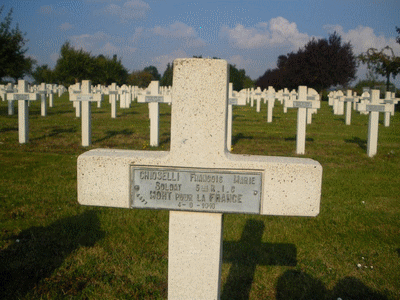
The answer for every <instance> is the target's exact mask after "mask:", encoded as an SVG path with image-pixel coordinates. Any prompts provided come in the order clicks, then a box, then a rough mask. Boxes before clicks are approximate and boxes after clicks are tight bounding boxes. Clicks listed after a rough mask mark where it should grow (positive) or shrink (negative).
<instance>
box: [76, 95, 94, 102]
mask: <svg viewBox="0 0 400 300" xmlns="http://www.w3.org/2000/svg"><path fill="white" fill-rule="evenodd" d="M76 100H77V101H90V100H93V96H92V95H78V96H76Z"/></svg>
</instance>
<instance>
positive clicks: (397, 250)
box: [396, 248, 400, 257]
mask: <svg viewBox="0 0 400 300" xmlns="http://www.w3.org/2000/svg"><path fill="white" fill-rule="evenodd" d="M396 252H397V255H398V256H399V257H400V248H397V249H396Z"/></svg>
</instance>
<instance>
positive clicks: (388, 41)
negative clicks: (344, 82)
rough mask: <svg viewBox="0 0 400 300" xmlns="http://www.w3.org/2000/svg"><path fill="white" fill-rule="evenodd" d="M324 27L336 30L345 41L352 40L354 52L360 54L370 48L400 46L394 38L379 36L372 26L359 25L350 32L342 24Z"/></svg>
mask: <svg viewBox="0 0 400 300" xmlns="http://www.w3.org/2000/svg"><path fill="white" fill-rule="evenodd" d="M324 29H325V30H326V31H327V32H328V33H333V32H334V31H336V32H337V33H338V34H339V35H340V36H341V37H342V39H343V41H345V42H351V44H352V46H353V52H354V54H356V55H358V54H360V53H362V52H366V51H367V50H368V49H369V48H376V49H378V50H381V49H382V48H384V47H385V46H390V47H391V48H392V49H396V48H398V44H396V40H395V39H394V38H385V37H384V36H383V35H380V36H377V35H376V34H375V33H374V30H373V29H372V28H371V27H365V26H361V25H360V26H358V27H357V28H356V29H350V30H349V31H348V32H345V31H344V30H343V27H342V26H340V25H326V26H324Z"/></svg>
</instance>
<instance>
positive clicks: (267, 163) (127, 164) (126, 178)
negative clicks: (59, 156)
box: [77, 149, 322, 216]
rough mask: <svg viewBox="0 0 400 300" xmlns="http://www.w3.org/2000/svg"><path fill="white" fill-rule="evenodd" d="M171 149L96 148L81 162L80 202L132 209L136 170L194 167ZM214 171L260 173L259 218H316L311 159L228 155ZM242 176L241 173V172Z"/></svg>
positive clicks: (317, 192)
mask: <svg viewBox="0 0 400 300" xmlns="http://www.w3.org/2000/svg"><path fill="white" fill-rule="evenodd" d="M176 161H179V159H177V158H176V157H175V156H173V155H171V154H170V153H169V152H168V151H157V152H156V151H132V150H108V149H96V150H91V151H88V152H86V153H84V154H82V155H80V156H79V158H78V174H77V177H78V202H79V203H80V204H83V205H94V206H109V207H123V208H129V207H130V201H131V200H130V192H131V191H130V189H131V188H132V187H131V177H130V170H131V166H152V167H157V166H158V167H161V166H162V167H167V168H168V167H169V168H176V167H182V168H185V167H189V166H188V165H185V163H184V162H183V161H181V162H176ZM197 167H198V168H207V169H215V170H217V169H218V170H227V171H229V170H245V171H254V172H259V173H260V174H261V178H262V185H261V193H262V195H261V205H260V214H263V215H289V216H316V215H318V213H319V203H320V197H321V181H322V167H321V165H320V164H319V163H318V162H316V161H314V160H311V159H304V158H288V157H271V156H255V155H237V154H229V153H225V154H224V155H222V157H221V159H219V160H217V161H216V162H213V163H207V162H204V164H202V165H199V166H197ZM238 174H240V171H239V173H238Z"/></svg>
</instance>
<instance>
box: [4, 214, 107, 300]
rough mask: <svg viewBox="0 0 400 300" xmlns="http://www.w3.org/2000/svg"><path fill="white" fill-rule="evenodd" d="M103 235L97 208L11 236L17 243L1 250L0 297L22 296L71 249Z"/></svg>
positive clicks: (50, 272) (89, 243)
mask: <svg viewBox="0 0 400 300" xmlns="http://www.w3.org/2000/svg"><path fill="white" fill-rule="evenodd" d="M103 237H104V232H103V231H101V230H100V222H99V219H98V217H97V213H96V211H86V212H84V213H83V214H80V215H77V216H74V217H68V218H65V219H61V220H59V221H56V222H54V223H53V224H51V225H49V226H46V227H31V228H29V229H26V230H24V231H22V232H21V233H20V234H19V235H17V236H12V237H10V239H13V240H14V241H16V242H15V243H14V244H12V245H11V246H9V247H8V248H7V249H5V250H3V251H1V252H0V286H1V288H0V299H19V298H21V297H23V296H24V295H25V294H26V293H28V292H29V291H30V290H32V289H34V288H35V286H36V285H37V284H38V283H39V282H40V281H41V280H42V279H44V278H47V277H49V276H50V275H51V274H52V273H53V272H54V270H56V269H57V268H58V267H60V266H61V264H62V263H63V261H64V259H65V258H66V257H67V256H68V255H70V254H71V252H73V251H74V250H76V249H78V248H80V247H91V246H93V245H94V244H95V243H96V242H97V241H99V240H100V239H102V238H103ZM81 288H83V287H81Z"/></svg>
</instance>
